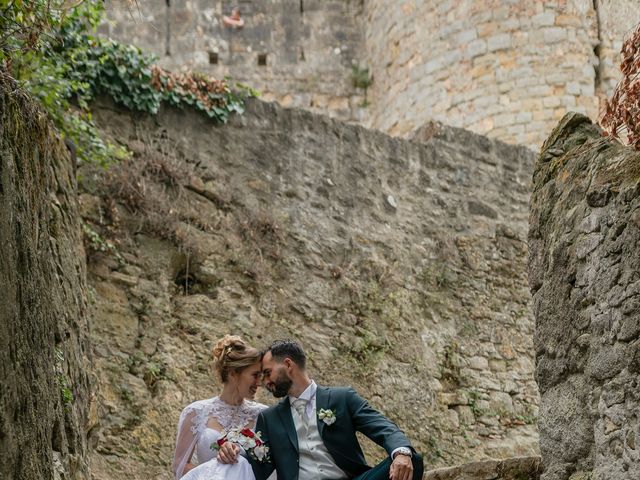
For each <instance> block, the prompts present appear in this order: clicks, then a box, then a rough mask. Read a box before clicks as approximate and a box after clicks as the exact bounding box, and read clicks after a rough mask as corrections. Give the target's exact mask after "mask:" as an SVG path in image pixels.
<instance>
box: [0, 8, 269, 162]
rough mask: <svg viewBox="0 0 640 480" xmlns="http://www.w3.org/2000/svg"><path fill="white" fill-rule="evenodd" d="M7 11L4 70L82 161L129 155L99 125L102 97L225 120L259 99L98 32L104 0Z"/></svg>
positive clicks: (1, 38)
mask: <svg viewBox="0 0 640 480" xmlns="http://www.w3.org/2000/svg"><path fill="white" fill-rule="evenodd" d="M0 12H1V13H2V17H1V20H0V22H1V23H0V27H1V28H2V29H1V30H0V32H2V33H0V63H1V64H2V69H3V71H4V72H6V74H9V75H11V76H13V77H14V78H15V79H16V80H17V81H18V82H19V84H20V85H21V86H22V87H23V88H24V89H25V90H27V91H28V92H29V93H31V94H32V95H33V96H34V97H36V98H37V99H39V100H40V102H41V103H42V105H43V107H44V108H45V110H46V111H47V112H48V114H49V116H50V117H51V119H52V120H53V122H54V123H55V124H56V125H57V127H58V128H59V129H60V131H61V132H62V133H63V135H65V136H66V137H67V138H69V139H70V140H71V141H72V142H73V143H74V144H75V145H76V149H77V155H78V157H79V158H80V159H81V160H85V161H91V162H94V163H97V164H101V165H105V164H108V163H109V162H111V161H112V160H114V159H121V158H126V157H127V156H128V154H127V151H126V149H125V148H124V147H121V146H117V145H115V144H113V143H111V142H109V141H107V140H105V139H103V138H102V136H101V134H100V132H99V130H98V129H97V128H96V126H95V124H94V123H93V121H92V118H91V111H90V108H89V105H90V102H91V100H93V99H94V98H95V97H96V96H97V95H100V94H107V95H109V96H111V97H112V98H113V99H114V100H115V101H116V102H117V103H119V104H121V105H123V106H125V107H127V108H129V109H131V110H136V111H142V112H147V113H150V114H155V113H157V112H158V110H159V108H160V106H161V104H162V103H163V102H167V103H168V104H170V105H174V106H178V107H183V106H191V107H193V108H195V109H197V110H200V111H202V112H203V113H205V114H207V115H208V116H209V117H210V118H213V119H215V120H218V121H221V122H225V121H227V119H228V118H229V115H231V114H232V113H234V112H235V113H242V112H243V111H244V99H245V98H246V97H247V96H255V95H257V92H255V91H254V90H252V89H249V88H247V87H244V86H242V85H239V84H237V85H236V87H235V89H232V88H231V87H230V86H229V82H228V81H227V80H224V81H219V80H215V79H212V78H208V77H206V76H204V75H201V74H197V73H184V74H174V73H171V72H168V71H166V70H163V69H161V68H160V67H158V66H156V65H154V62H155V60H156V59H155V58H154V57H153V56H151V55H147V54H145V53H143V52H142V51H141V50H140V49H139V48H137V47H134V46H132V45H125V44H121V43H119V42H116V41H114V40H111V39H106V38H102V37H99V36H97V35H95V29H96V27H97V25H98V24H99V23H100V21H101V19H102V15H103V13H104V6H103V2H102V1H101V0H76V1H73V2H72V1H69V0H31V1H21V0H13V1H8V0H0Z"/></svg>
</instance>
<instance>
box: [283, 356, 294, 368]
mask: <svg viewBox="0 0 640 480" xmlns="http://www.w3.org/2000/svg"><path fill="white" fill-rule="evenodd" d="M282 363H283V364H284V366H285V367H287V368H288V369H291V368H292V367H293V366H294V365H295V362H294V361H293V360H291V359H290V358H288V357H287V358H285V359H284V360H282Z"/></svg>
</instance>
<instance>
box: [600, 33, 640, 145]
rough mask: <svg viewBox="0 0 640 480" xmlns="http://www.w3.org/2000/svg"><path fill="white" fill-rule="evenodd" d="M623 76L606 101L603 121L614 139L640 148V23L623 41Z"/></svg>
mask: <svg viewBox="0 0 640 480" xmlns="http://www.w3.org/2000/svg"><path fill="white" fill-rule="evenodd" d="M621 55H622V61H621V63H620V71H621V72H622V79H621V80H620V82H618V84H617V85H616V88H615V90H614V91H613V95H612V97H611V99H610V100H607V101H606V102H605V106H604V111H603V115H602V118H601V120H600V124H601V125H602V126H603V127H604V128H605V130H606V131H607V134H608V135H609V136H611V137H614V138H626V140H627V143H628V144H629V145H631V146H632V147H634V148H635V149H636V150H640V24H639V25H638V26H636V28H635V30H633V32H632V33H631V34H630V35H629V36H628V37H627V38H626V39H625V41H624V42H623V44H622V50H621Z"/></svg>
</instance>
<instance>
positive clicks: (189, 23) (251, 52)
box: [101, 0, 640, 150]
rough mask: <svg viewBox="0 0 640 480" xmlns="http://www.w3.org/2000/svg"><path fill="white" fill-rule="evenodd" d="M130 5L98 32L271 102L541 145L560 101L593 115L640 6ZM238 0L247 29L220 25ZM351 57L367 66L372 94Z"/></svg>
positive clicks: (576, 1) (438, 0)
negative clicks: (226, 79)
mask: <svg viewBox="0 0 640 480" xmlns="http://www.w3.org/2000/svg"><path fill="white" fill-rule="evenodd" d="M136 3H137V4H138V5H139V9H138V8H136V7H131V6H130V2H126V1H125V0H110V1H108V2H107V12H108V17H109V20H110V22H109V23H105V25H104V26H103V27H102V29H101V31H102V32H103V33H105V34H109V35H112V36H114V37H115V38H118V39H120V40H124V41H127V42H133V43H134V44H137V45H139V46H141V47H142V48H143V49H145V50H147V51H150V52H153V53H155V54H156V55H158V56H159V58H160V60H159V62H160V64H161V65H163V66H166V67H169V68H180V67H189V68H192V69H195V70H198V71H202V72H205V73H209V74H212V75H214V76H218V77H222V76H224V75H231V76H232V77H234V78H236V79H237V80H239V81H242V82H245V83H247V84H249V85H251V86H252V87H254V88H257V89H259V90H261V91H262V92H263V94H264V95H263V98H264V99H265V100H276V101H278V102H279V103H281V104H282V105H284V106H296V107H302V108H305V109H310V110H312V111H314V112H322V113H328V114H329V115H331V116H334V117H337V118H340V119H342V120H349V121H354V122H358V123H361V124H363V125H366V126H369V127H372V128H376V129H380V130H382V131H384V132H387V133H389V134H391V135H398V136H404V137H410V136H411V134H412V132H413V131H414V130H415V129H416V128H419V127H420V126H421V125H423V124H424V123H426V122H428V121H431V120H437V121H441V122H443V123H446V124H450V125H453V126H457V127H463V128H467V129H470V130H472V131H474V132H477V133H481V134H485V135H488V136H490V137H493V138H497V139H500V140H503V141H505V142H508V143H517V144H523V145H527V146H529V147H531V148H533V149H536V150H537V149H538V148H539V147H540V144H541V143H542V141H543V140H544V139H545V138H546V137H547V135H548V134H549V132H550V131H551V129H552V128H553V126H554V125H555V124H556V123H557V122H558V120H559V119H560V118H561V117H562V116H563V115H564V114H565V113H566V112H567V111H578V112H582V113H585V114H587V115H589V116H590V117H591V118H594V119H595V118H596V117H597V116H598V114H599V110H600V104H601V100H602V98H604V97H605V96H606V95H609V94H610V93H611V91H612V88H613V86H614V85H615V83H616V81H617V79H618V77H619V72H618V63H619V61H618V57H619V54H618V52H619V50H620V46H621V43H622V39H623V37H624V34H625V33H627V32H628V31H629V29H630V28H632V27H633V26H634V25H635V24H636V23H637V21H638V18H640V4H638V2H637V1H635V0H552V1H547V0H544V1H543V0H509V1H507V0H469V1H465V2H456V1H451V0H429V1H424V0H402V1H396V0H322V1H321V0H277V1H270V2H265V1H262V0H253V1H252V0H244V1H240V2H230V1H222V0H206V1H205V0H199V1H185V0H181V1H177V0H173V1H171V2H168V1H167V2H160V1H159V0H158V1H156V0H139V1H138V2H136ZM232 3H237V4H239V5H240V8H241V10H242V12H243V17H244V18H245V21H246V26H245V28H244V29H242V30H229V29H225V28H223V27H222V26H221V23H220V19H221V18H222V15H224V14H225V13H229V10H230V8H231V4H232ZM261 55H263V56H264V57H260V56H261ZM260 58H263V60H264V64H263V65H259V62H260ZM214 62H215V63H214ZM354 63H355V64H357V65H359V66H360V67H363V68H364V67H368V68H369V69H370V73H371V75H372V78H373V83H372V85H371V87H370V89H369V92H368V96H367V101H368V102H369V104H368V106H365V104H364V97H363V94H364V91H363V90H362V89H361V88H356V87H354V84H353V72H352V65H353V64H354Z"/></svg>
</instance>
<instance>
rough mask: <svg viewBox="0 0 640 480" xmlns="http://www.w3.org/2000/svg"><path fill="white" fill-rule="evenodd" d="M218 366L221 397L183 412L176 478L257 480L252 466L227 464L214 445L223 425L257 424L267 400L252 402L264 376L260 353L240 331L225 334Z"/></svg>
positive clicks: (217, 348) (219, 344)
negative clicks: (213, 448)
mask: <svg viewBox="0 0 640 480" xmlns="http://www.w3.org/2000/svg"><path fill="white" fill-rule="evenodd" d="M213 358H214V362H215V368H216V371H217V373H218V374H219V376H220V379H221V380H222V385H223V387H222V392H220V395H219V396H217V397H213V398H211V399H208V400H199V401H197V402H194V403H192V404H191V405H189V406H187V407H186V408H185V409H184V410H183V411H182V414H181V415H180V421H179V423H178V436H177V439H176V450H175V455H174V458H173V473H174V475H175V478H176V480H178V479H180V480H217V479H220V480H222V479H226V480H255V477H254V475H253V470H252V469H251V465H250V464H249V462H248V461H247V460H246V459H245V458H244V457H241V456H239V457H238V462H237V463H234V464H228V465H224V464H221V463H218V461H217V460H216V456H217V452H216V451H214V450H212V449H211V444H212V443H214V442H216V441H217V440H218V439H219V438H220V436H221V432H222V430H228V429H230V428H236V427H239V428H245V427H247V428H252V429H253V428H255V423H256V418H257V416H258V413H260V412H261V411H262V410H264V409H265V408H267V406H266V405H262V404H260V403H257V402H254V401H252V399H253V398H254V396H255V394H256V390H257V389H258V385H259V384H260V380H261V377H262V367H261V362H260V360H261V354H260V352H259V351H258V350H256V349H255V348H253V347H250V346H249V345H247V344H246V343H244V341H243V340H242V339H241V338H240V337H237V336H232V335H225V337H224V338H222V339H220V340H219V341H218V342H217V344H216V346H215V347H214V349H213Z"/></svg>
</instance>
